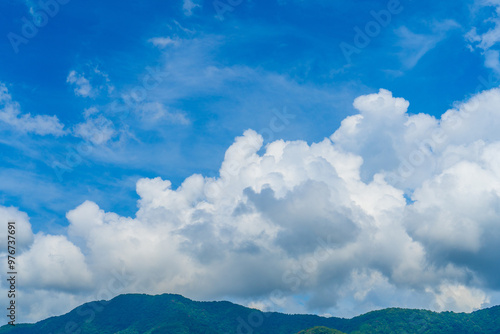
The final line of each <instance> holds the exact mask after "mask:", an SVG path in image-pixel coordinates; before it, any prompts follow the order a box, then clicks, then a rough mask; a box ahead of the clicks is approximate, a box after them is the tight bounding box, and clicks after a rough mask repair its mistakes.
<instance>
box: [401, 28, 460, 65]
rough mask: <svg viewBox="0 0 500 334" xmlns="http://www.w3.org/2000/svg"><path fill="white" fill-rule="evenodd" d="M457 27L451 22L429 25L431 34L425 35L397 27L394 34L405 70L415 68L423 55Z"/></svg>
mask: <svg viewBox="0 0 500 334" xmlns="http://www.w3.org/2000/svg"><path fill="white" fill-rule="evenodd" d="M458 27H459V25H458V24H457V23H456V22H455V21H452V20H446V21H444V22H440V23H433V24H431V27H430V30H431V32H430V33H427V34H425V33H415V32H412V31H411V30H410V29H409V28H408V27H406V26H402V27H399V28H398V29H396V31H395V33H396V35H397V36H398V37H399V39H400V40H399V45H400V46H401V48H402V49H403V50H402V51H401V53H400V59H401V62H402V63H403V65H404V66H405V67H406V68H407V69H411V68H413V67H415V65H417V63H418V62H419V61H420V59H421V58H422V57H423V56H424V55H425V54H427V53H428V52H429V51H431V50H432V49H434V48H435V47H436V46H437V44H438V43H439V42H441V41H442V40H443V39H445V38H446V37H447V35H448V33H449V32H450V31H451V30H453V29H455V28H458Z"/></svg>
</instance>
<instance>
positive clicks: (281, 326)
mask: <svg viewBox="0 0 500 334" xmlns="http://www.w3.org/2000/svg"><path fill="white" fill-rule="evenodd" d="M299 332H300V333H301V334H342V333H346V334H362V333H363V334H364V333H384V334H390V333H394V334H405V333H406V334H414V333H418V334H423V333H428V334H430V333H436V334H446V333H450V334H462V333H463V334H465V333H492V334H493V333H495V334H498V333H500V306H496V307H492V308H489V309H484V310H480V311H476V312H473V313H453V312H442V313H436V312H431V311H425V310H409V309H399V308H390V309H385V310H380V311H373V312H369V313H366V314H364V315H361V316H358V317H355V318H352V319H343V318H334V317H332V318H325V317H319V316H316V315H287V314H281V313H275V312H265V313H263V312H260V311H257V310H254V309H250V308H246V307H243V306H240V305H237V304H233V303H230V302H196V301H192V300H190V299H187V298H184V297H182V296H180V295H173V294H164V295H157V296H150V295H142V294H129V295H120V296H118V297H116V298H114V299H112V300H110V301H95V302H91V303H86V304H83V305H81V306H80V307H78V308H76V309H74V310H72V311H71V312H69V313H67V314H65V315H62V316H57V317H52V318H48V319H45V320H43V321H40V322H38V323H36V324H20V325H16V326H15V327H13V326H10V325H6V326H3V327H1V328H0V333H9V334H31V333H33V334H35V333H36V334H45V333H47V334H63V333H64V334H69V333H74V334H108V333H109V334H111V333H119V334H142V333H148V334H160V333H171V334H187V333H196V334H233V333H234V334H250V333H252V334H294V333H299Z"/></svg>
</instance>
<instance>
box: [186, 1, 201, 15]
mask: <svg viewBox="0 0 500 334" xmlns="http://www.w3.org/2000/svg"><path fill="white" fill-rule="evenodd" d="M197 7H199V8H201V5H200V4H198V3H196V1H193V0H183V3H182V10H183V11H184V15H186V16H191V15H193V9H195V8H197Z"/></svg>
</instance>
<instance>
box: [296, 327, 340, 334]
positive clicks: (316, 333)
mask: <svg viewBox="0 0 500 334" xmlns="http://www.w3.org/2000/svg"><path fill="white" fill-rule="evenodd" d="M298 334H345V333H343V332H341V331H338V330H336V329H331V328H328V327H324V326H317V327H313V328H309V329H306V330H303V331H300V332H299V333H298Z"/></svg>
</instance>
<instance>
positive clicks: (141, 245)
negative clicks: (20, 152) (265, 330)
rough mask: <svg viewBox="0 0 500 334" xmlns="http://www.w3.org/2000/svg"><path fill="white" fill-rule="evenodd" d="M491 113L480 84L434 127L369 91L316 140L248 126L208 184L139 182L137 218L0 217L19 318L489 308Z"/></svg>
mask: <svg viewBox="0 0 500 334" xmlns="http://www.w3.org/2000/svg"><path fill="white" fill-rule="evenodd" d="M498 106H500V89H491V90H488V91H484V92H482V93H480V94H477V95H476V96H474V97H472V98H471V99H469V100H468V101H466V102H463V103H457V104H456V106H455V108H453V109H450V110H448V111H446V112H445V113H444V114H443V115H442V116H441V118H440V119H436V118H435V117H433V116H430V115H426V114H417V115H414V114H409V113H408V108H409V102H408V101H406V100H405V99H403V98H396V97H393V96H392V93H391V92H389V91H387V90H383V89H381V90H380V91H379V92H378V93H376V94H370V95H365V96H360V97H358V98H357V99H356V100H355V101H354V107H355V108H356V109H357V110H358V111H359V113H358V114H356V115H353V116H349V117H347V118H346V119H344V121H343V122H342V124H341V126H340V127H339V128H338V129H337V130H336V131H334V133H333V134H332V135H331V136H330V137H328V138H325V139H324V140H322V141H320V142H317V143H312V144H308V143H306V142H304V141H300V140H298V141H283V140H276V141H274V142H271V143H269V144H268V145H266V146H265V147H262V145H263V138H262V137H261V136H260V135H259V134H258V133H257V132H255V131H253V130H247V131H245V133H244V134H243V135H242V136H241V137H237V138H236V139H235V141H234V143H233V144H232V145H231V146H230V147H229V148H228V149H227V151H226V154H225V158H224V161H223V162H222V164H221V167H220V175H219V176H218V177H215V178H211V177H204V176H202V175H197V174H195V175H192V176H190V177H188V178H187V179H185V181H184V182H183V183H182V185H181V186H180V187H178V188H177V189H172V185H171V183H170V181H168V180H162V179H161V178H152V179H148V178H144V179H141V180H139V181H138V182H137V193H138V195H139V196H140V200H139V201H138V210H137V213H136V216H135V217H122V216H119V215H117V214H115V213H113V212H105V211H103V210H102V209H100V208H99V206H98V205H97V204H96V203H93V202H90V201H86V202H84V203H82V204H81V205H80V206H78V207H76V208H75V209H73V210H71V211H69V212H68V213H67V219H68V221H69V227H68V230H67V234H66V235H57V236H56V235H45V234H43V233H37V234H33V232H32V231H31V228H30V225H29V220H28V217H27V216H26V215H25V214H23V213H22V212H19V211H18V210H17V209H14V208H3V207H0V210H3V211H2V216H4V213H5V214H7V213H8V214H9V215H10V216H12V217H13V219H17V220H18V221H19V223H18V229H19V235H20V236H21V235H23V239H22V240H23V245H24V246H23V248H22V250H21V251H20V254H19V256H18V261H19V269H18V270H19V272H20V273H22V276H23V277H24V281H23V284H22V286H20V289H22V291H21V296H20V297H19V300H20V303H21V305H22V310H23V313H22V317H23V318H22V319H21V320H22V321H34V320H38V319H41V318H43V317H46V316H49V315H52V314H58V313H62V312H64V311H67V310H69V308H71V307H74V306H76V305H78V304H79V303H81V302H83V301H87V300H94V299H103V298H105V299H107V298H111V297H113V296H114V295H116V294H120V293H126V292H145V293H164V292H175V293H180V294H184V295H186V296H188V297H191V298H196V299H230V300H233V301H236V302H243V303H246V304H248V305H259V307H261V308H264V309H267V310H281V311H286V312H321V313H324V312H328V313H330V314H333V315H354V314H358V313H360V312H363V311H366V310H370V309H373V308H381V307H389V306H402V307H423V308H430V309H434V310H454V311H472V310H474V309H477V308H480V307H484V306H487V305H489V303H498V302H500V299H498V295H499V294H498V292H499V291H500V280H499V279H498V277H500V275H499V274H500V272H499V269H498V268H499V267H498V265H497V264H498V254H499V251H500V246H499V245H500V244H499V243H498V240H499V239H500V223H499V222H500V133H499V132H498V128H500V117H499V116H500V109H499V107H498ZM2 233H3V232H2ZM2 240H5V238H2ZM2 249H5V247H3V248H2ZM5 256H6V254H4V253H3V254H2V257H5ZM2 261H3V262H4V263H5V261H4V259H2ZM2 284H4V283H2ZM61 300H63V302H60V301H61Z"/></svg>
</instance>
